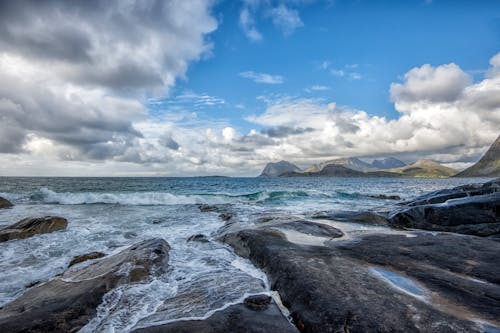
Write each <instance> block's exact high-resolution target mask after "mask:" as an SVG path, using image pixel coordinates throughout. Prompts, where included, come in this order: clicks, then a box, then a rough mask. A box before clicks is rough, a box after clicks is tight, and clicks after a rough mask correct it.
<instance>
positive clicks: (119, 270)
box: [0, 239, 170, 333]
mask: <svg viewBox="0 0 500 333" xmlns="http://www.w3.org/2000/svg"><path fill="white" fill-rule="evenodd" d="M169 250H170V246H169V245H168V243H167V242H166V241H164V240H163V239H151V240H146V241H143V242H140V243H137V244H135V245H133V246H131V247H129V248H127V249H125V250H123V251H121V252H119V253H117V254H115V255H113V256H109V257H107V258H104V259H103V260H100V261H98V262H95V263H92V264H90V265H89V266H86V267H83V268H80V269H77V270H72V269H69V270H67V271H66V272H65V273H64V274H63V275H62V276H61V277H58V278H56V279H54V280H51V281H49V282H47V283H44V284H41V285H39V286H35V287H34V288H32V289H29V290H27V291H26V292H25V293H24V294H22V295H21V296H20V297H19V298H17V299H15V300H14V301H12V302H11V303H9V304H7V305H5V306H4V308H2V309H1V310H0V332H11V333H15V332H40V333H41V332H75V331H77V330H78V329H79V328H81V327H82V326H84V325H85V324H86V323H87V322H88V321H89V320H90V319H91V318H92V317H93V316H94V315H95V313H96V308H97V306H98V305H99V304H101V302H102V297H103V296H104V294H106V293H107V292H108V291H110V290H111V289H113V288H116V287H118V286H120V285H123V284H126V283H134V282H140V281H143V280H145V279H146V278H148V277H149V276H150V275H156V274H160V273H162V272H164V271H165V269H166V267H167V263H168V251H169Z"/></svg>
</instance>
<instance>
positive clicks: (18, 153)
mask: <svg viewBox="0 0 500 333" xmlns="http://www.w3.org/2000/svg"><path fill="white" fill-rule="evenodd" d="M0 22H2V24H1V25H0V175H34V176H51V175H67V176H109V175H118V176H135V175H140V176H143V175H151V176H193V175H213V174H221V175H233V176H239V175H243V176H252V175H257V174H259V172H260V170H261V169H262V168H263V167H264V166H265V164H266V163H268V162H270V161H279V160H282V159H284V160H288V161H291V162H293V163H296V164H297V165H299V166H301V167H307V166H308V165H310V164H314V163H318V162H323V161H327V160H330V159H334V158H341V157H360V158H365V159H372V158H379V157H388V156H393V157H397V158H400V159H402V160H403V161H405V162H407V163H412V162H414V161H416V160H418V159H422V158H426V159H433V160H436V161H438V162H440V163H443V164H445V165H447V166H450V167H454V168H457V169H461V168H464V167H467V166H469V165H471V164H472V163H473V162H475V161H477V160H478V159H479V158H480V157H481V155H482V154H483V153H484V152H485V151H486V149H487V148H488V146H489V145H490V144H491V142H493V141H494V140H495V139H496V137H497V136H498V135H499V131H498V129H499V128H500V3H499V2H498V1H444V0H433V1H425V0H414V1H410V0H408V1H382V0H377V1H375V0H371V1H361V0H352V1H348V0H234V1H229V0H226V1H223V0H220V1H214V0H191V1H183V0H148V1H142V0H131V1H127V2H124V1H121V0H96V1H93V2H89V1H84V0H81V1H72V2H68V1H65V0H53V1H50V2H45V1H37V0H25V1H12V2H7V1H5V2H0Z"/></svg>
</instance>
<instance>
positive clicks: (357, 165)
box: [305, 157, 376, 172]
mask: <svg viewBox="0 0 500 333" xmlns="http://www.w3.org/2000/svg"><path fill="white" fill-rule="evenodd" d="M328 165H341V166H343V167H346V168H348V169H351V170H355V171H360V172H367V171H375V170H376V168H374V167H373V166H371V165H370V164H368V163H366V162H363V161H361V160H360V159H359V158H357V157H347V158H338V159H335V160H331V161H326V162H322V163H319V164H313V165H311V166H310V167H309V168H307V169H306V170H305V172H320V171H321V170H323V169H324V168H325V167H326V166H328Z"/></svg>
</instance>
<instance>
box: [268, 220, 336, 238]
mask: <svg viewBox="0 0 500 333" xmlns="http://www.w3.org/2000/svg"><path fill="white" fill-rule="evenodd" d="M274 226H276V227H278V228H282V229H291V230H295V231H298V232H301V233H303V234H307V235H311V236H316V237H330V238H338V237H342V236H344V233H343V232H342V231H340V230H339V229H337V228H335V227H332V226H330V225H326V224H323V223H315V222H311V221H307V220H299V221H291V222H284V223H278V224H275V225H274Z"/></svg>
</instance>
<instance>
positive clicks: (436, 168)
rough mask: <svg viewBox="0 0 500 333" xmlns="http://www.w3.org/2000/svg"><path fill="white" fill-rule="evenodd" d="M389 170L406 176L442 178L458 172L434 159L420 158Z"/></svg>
mask: <svg viewBox="0 0 500 333" xmlns="http://www.w3.org/2000/svg"><path fill="white" fill-rule="evenodd" d="M387 171H390V172H395V173H399V174H401V175H403V176H404V177H421V178H440V177H451V176H453V175H455V174H456V173H457V171H456V170H454V169H452V168H448V167H445V166H444V165H441V164H439V163H437V162H434V161H432V160H419V161H417V162H415V163H413V164H410V165H406V166H404V167H400V168H393V169H389V170H387Z"/></svg>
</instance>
